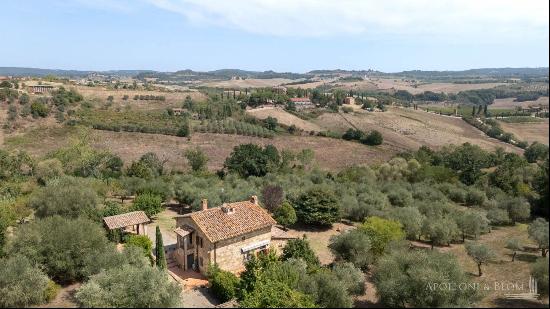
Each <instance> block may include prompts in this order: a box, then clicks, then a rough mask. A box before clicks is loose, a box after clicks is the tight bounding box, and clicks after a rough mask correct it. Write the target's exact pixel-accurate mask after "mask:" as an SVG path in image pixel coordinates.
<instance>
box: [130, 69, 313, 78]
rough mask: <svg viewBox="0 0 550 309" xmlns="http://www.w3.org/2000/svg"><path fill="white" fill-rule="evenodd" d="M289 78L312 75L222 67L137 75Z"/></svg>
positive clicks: (143, 76) (153, 76)
mask: <svg viewBox="0 0 550 309" xmlns="http://www.w3.org/2000/svg"><path fill="white" fill-rule="evenodd" d="M235 77H238V78H259V79H269V78H288V79H299V78H307V77H310V75H308V74H300V73H291V72H283V73H279V72H274V71H264V72H258V71H245V70H239V69H221V70H215V71H208V72H201V71H193V70H182V71H176V72H144V73H141V74H138V75H137V78H158V79H160V80H167V81H196V80H220V79H221V80H228V79H231V78H235Z"/></svg>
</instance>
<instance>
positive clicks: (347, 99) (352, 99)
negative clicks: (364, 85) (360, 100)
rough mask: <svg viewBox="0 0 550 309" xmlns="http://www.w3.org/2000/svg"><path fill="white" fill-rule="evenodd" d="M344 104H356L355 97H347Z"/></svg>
mask: <svg viewBox="0 0 550 309" xmlns="http://www.w3.org/2000/svg"><path fill="white" fill-rule="evenodd" d="M344 104H355V98H354V97H346V98H345V99H344Z"/></svg>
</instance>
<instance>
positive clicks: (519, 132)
mask: <svg viewBox="0 0 550 309" xmlns="http://www.w3.org/2000/svg"><path fill="white" fill-rule="evenodd" d="M499 123H500V125H501V127H502V129H503V130H504V131H505V132H509V133H512V134H514V135H515V136H517V137H518V138H519V139H520V140H524V141H528V142H529V143H532V142H539V143H543V144H546V145H548V138H549V133H548V131H549V130H550V128H549V126H548V119H544V122H528V123H506V122H503V121H499Z"/></svg>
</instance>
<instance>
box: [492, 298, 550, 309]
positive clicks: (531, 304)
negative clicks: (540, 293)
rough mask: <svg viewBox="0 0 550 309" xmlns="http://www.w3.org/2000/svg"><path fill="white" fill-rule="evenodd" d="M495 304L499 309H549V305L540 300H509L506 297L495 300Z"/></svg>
mask: <svg viewBox="0 0 550 309" xmlns="http://www.w3.org/2000/svg"><path fill="white" fill-rule="evenodd" d="M493 304H495V307H497V308H548V304H544V303H543V302H541V301H538V300H529V299H507V298H504V297H500V298H497V299H495V300H493Z"/></svg>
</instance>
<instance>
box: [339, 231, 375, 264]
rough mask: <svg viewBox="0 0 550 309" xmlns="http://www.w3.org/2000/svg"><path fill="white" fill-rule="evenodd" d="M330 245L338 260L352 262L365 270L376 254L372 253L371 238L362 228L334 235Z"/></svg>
mask: <svg viewBox="0 0 550 309" xmlns="http://www.w3.org/2000/svg"><path fill="white" fill-rule="evenodd" d="M328 247H329V249H330V251H331V252H332V253H333V254H334V255H335V256H336V260H337V261H338V260H339V261H346V262H350V263H352V264H353V265H355V267H357V268H360V269H363V270H365V269H367V268H368V266H369V265H370V264H372V262H374V256H373V255H372V253H371V247H372V243H371V240H370V238H369V236H368V235H367V234H366V233H365V232H363V231H361V230H357V229H355V230H351V231H349V232H345V233H342V234H339V235H336V236H332V237H331V238H330V244H329V246H328Z"/></svg>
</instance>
